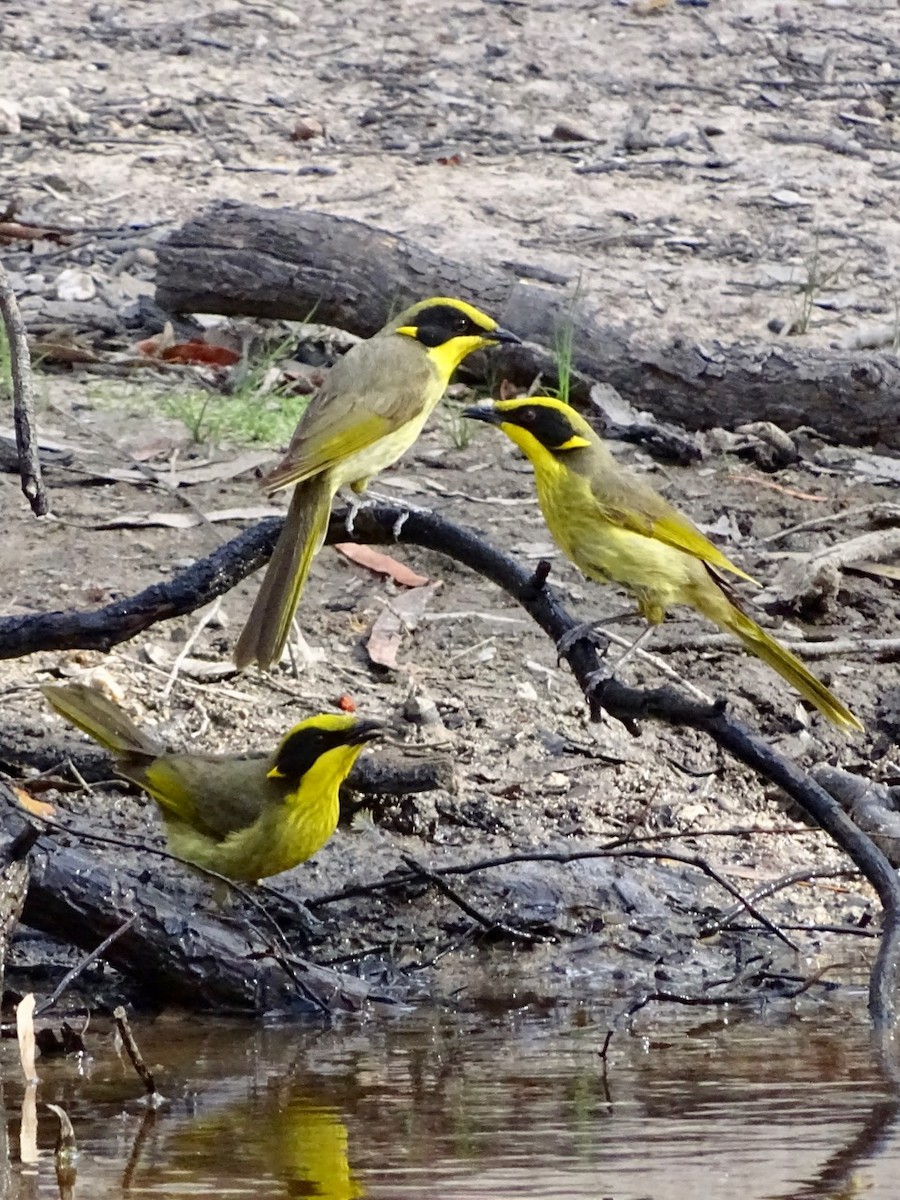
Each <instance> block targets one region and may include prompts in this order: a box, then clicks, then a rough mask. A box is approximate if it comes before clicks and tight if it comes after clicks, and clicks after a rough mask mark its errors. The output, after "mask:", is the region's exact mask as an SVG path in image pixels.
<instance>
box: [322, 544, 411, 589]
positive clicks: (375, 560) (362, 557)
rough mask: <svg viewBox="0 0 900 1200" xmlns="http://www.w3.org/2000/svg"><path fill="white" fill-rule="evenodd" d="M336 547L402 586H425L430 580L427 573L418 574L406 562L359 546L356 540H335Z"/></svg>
mask: <svg viewBox="0 0 900 1200" xmlns="http://www.w3.org/2000/svg"><path fill="white" fill-rule="evenodd" d="M334 548H335V550H338V551H340V553H341V554H343V556H344V558H349V559H350V561H351V562H354V563H356V564H357V566H360V567H368V569H369V570H370V571H375V572H376V574H378V575H387V576H388V577H389V578H391V579H393V581H394V583H399V584H400V586H401V587H408V588H418V587H424V585H425V584H426V583H427V582H428V576H427V575H419V574H417V573H416V572H415V571H414V570H412V568H411V567H408V566H406V564H405V563H402V562H397V560H396V558H391V556H390V555H389V554H381V553H380V552H379V551H378V550H373V549H372V547H371V546H359V545H357V543H356V542H335V545H334Z"/></svg>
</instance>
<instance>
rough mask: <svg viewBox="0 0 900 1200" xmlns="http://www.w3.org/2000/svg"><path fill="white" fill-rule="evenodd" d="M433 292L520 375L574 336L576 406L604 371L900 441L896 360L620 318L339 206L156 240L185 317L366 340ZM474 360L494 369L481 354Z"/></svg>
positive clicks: (551, 363)
mask: <svg viewBox="0 0 900 1200" xmlns="http://www.w3.org/2000/svg"><path fill="white" fill-rule="evenodd" d="M428 295H460V296H464V297H465V298H467V299H469V300H471V301H473V302H474V303H476V304H479V305H480V306H482V307H483V308H485V309H486V310H487V311H488V312H490V313H491V314H492V315H494V316H496V317H497V319H498V320H500V321H501V322H502V323H503V324H504V325H506V326H508V327H509V328H511V329H513V330H515V331H516V332H517V333H518V334H519V335H520V336H521V337H523V338H525V339H527V341H526V344H525V345H523V346H512V347H502V348H498V349H497V350H496V351H493V352H492V366H493V369H494V370H495V371H496V370H497V369H498V368H499V371H500V373H502V374H503V375H505V376H506V377H508V378H510V379H512V380H513V381H514V382H517V383H520V384H523V385H530V384H531V383H532V381H533V380H534V378H535V376H536V375H539V374H540V375H541V376H542V378H543V381H544V383H546V384H548V385H550V386H553V385H555V383H556V382H557V378H556V363H555V353H554V349H555V347H556V344H557V341H558V339H559V337H560V335H561V333H562V332H563V331H566V333H567V336H568V333H569V332H570V333H571V338H572V344H573V355H574V359H573V361H574V366H575V368H576V374H575V377H574V380H573V392H572V395H573V399H575V401H576V402H577V403H582V404H587V403H588V394H589V390H590V383H591V382H592V381H596V380H602V381H603V382H605V383H608V384H611V385H612V386H613V387H615V388H616V389H617V390H618V391H619V392H621V393H622V395H623V396H625V397H626V398H627V399H628V400H629V401H630V402H631V403H633V404H634V405H636V406H637V407H639V408H644V409H649V410H650V411H652V412H653V413H655V414H656V415H657V416H659V417H661V418H664V419H666V420H670V421H677V422H679V423H681V424H683V425H686V426H688V427H689V428H691V429H702V428H706V427H709V426H713V425H725V426H735V425H740V424H743V423H745V422H747V421H773V422H774V423H775V424H776V425H779V426H781V427H782V428H784V429H788V430H790V429H796V428H797V427H798V426H800V425H812V426H814V427H815V428H816V429H817V430H819V431H820V432H821V433H823V434H825V435H826V436H828V437H832V438H836V439H838V440H840V441H843V442H849V443H852V444H860V443H879V444H882V445H884V446H887V447H890V448H892V449H896V450H900V422H898V421H897V419H896V396H897V393H898V390H900V360H898V358H897V357H896V356H895V355H890V354H879V353H874V352H872V351H863V350H841V349H825V348H819V347H806V346H803V345H802V344H801V343H800V342H799V341H788V340H782V341H772V342H762V341H759V342H727V341H718V340H715V339H714V338H709V339H708V340H704V342H703V343H702V344H701V343H699V342H692V341H691V340H689V339H688V338H685V337H677V336H676V337H673V338H669V339H660V338H658V337H655V336H654V335H653V332H652V323H650V322H648V323H647V324H646V325H624V324H623V325H612V324H609V323H608V320H607V314H606V313H605V312H604V310H603V309H602V307H596V306H595V304H594V303H592V302H590V301H589V300H587V299H582V300H581V301H579V302H578V303H577V304H575V305H573V304H572V302H571V297H569V296H567V295H566V294H565V293H563V292H562V291H558V290H553V289H552V288H550V287H541V286H538V285H535V284H529V283H522V282H520V281H519V280H517V279H516V278H515V277H514V276H512V275H510V274H508V273H507V272H504V271H500V270H497V269H495V268H491V267H486V266H484V265H482V264H481V263H480V262H479V263H475V262H459V261H454V260H451V259H447V258H443V257H442V256H440V255H438V254H435V253H433V252H432V251H430V250H426V249H424V248H422V247H418V246H415V245H413V244H411V243H410V242H408V241H406V240H405V239H403V238H401V237H398V236H396V235H394V234H391V233H388V232H386V231H385V230H383V229H375V228H373V227H372V226H369V225H365V224H362V223H361V222H359V221H353V220H350V219H349V218H346V217H336V216H332V215H330V214H328V213H321V212H311V211H297V210H293V209H285V208H280V209H266V208H259V207H257V206H254V205H247V204H237V203H233V202H225V203H220V204H217V205H215V206H214V207H212V208H210V209H209V210H208V211H207V212H205V213H203V214H202V215H201V216H199V217H197V218H195V219H194V220H191V221H189V222H187V223H186V224H185V225H183V226H182V227H181V228H180V229H177V230H176V231H175V232H174V233H173V234H172V235H171V236H170V237H169V239H168V240H167V241H164V242H163V243H162V244H161V245H160V247H159V266H158V270H157V291H156V296H157V301H158V303H159V305H160V306H161V307H162V308H164V309H166V310H168V311H170V312H173V313H174V312H216V313H223V314H227V315H235V316H237V315H245V316H258V317H276V318H283V319H286V320H300V321H303V320H310V319H312V318H313V317H314V319H315V320H317V321H324V322H328V323H330V324H333V325H338V326H340V327H341V328H343V329H349V330H351V331H352V332H353V333H357V334H360V335H362V336H364V337H369V336H371V334H373V333H374V332H375V331H376V330H377V329H380V328H381V326H382V325H383V324H384V323H385V321H387V319H388V318H389V317H390V316H391V315H392V314H393V313H396V312H397V311H399V309H401V308H403V307H404V306H405V305H406V304H408V303H411V302H412V301H414V300H418V299H421V298H422V297H424V296H428ZM485 361H486V360H484V359H482V360H481V363H482V364H483V363H484V362H485ZM467 367H468V368H469V369H471V370H472V371H474V372H475V373H476V374H478V372H479V369H481V371H482V373H483V370H484V368H483V366H482V367H481V368H479V360H478V358H477V357H475V358H473V359H470V360H469V362H468V363H467Z"/></svg>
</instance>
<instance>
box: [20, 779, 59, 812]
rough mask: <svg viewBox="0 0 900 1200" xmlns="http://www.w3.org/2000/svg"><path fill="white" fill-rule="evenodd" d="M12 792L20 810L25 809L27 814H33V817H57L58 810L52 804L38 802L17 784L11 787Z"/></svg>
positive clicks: (42, 801)
mask: <svg viewBox="0 0 900 1200" xmlns="http://www.w3.org/2000/svg"><path fill="white" fill-rule="evenodd" d="M10 790H11V791H12V793H13V795H14V796H15V798H16V801H17V802H18V804H19V807H20V808H24V810H25V811H26V812H27V813H31V815H32V816H33V817H55V816H56V808H55V807H54V806H53V805H52V804H47V803H46V802H45V801H44V800H36V799H35V798H34V796H32V795H31V794H30V793H29V792H26V791H25V789H24V788H20V787H17V786H16V785H15V784H11V785H10Z"/></svg>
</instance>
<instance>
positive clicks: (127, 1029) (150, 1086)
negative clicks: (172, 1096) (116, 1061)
mask: <svg viewBox="0 0 900 1200" xmlns="http://www.w3.org/2000/svg"><path fill="white" fill-rule="evenodd" d="M113 1020H114V1021H115V1023H116V1028H117V1029H118V1031H119V1037H121V1039H122V1044H123V1046H124V1047H125V1049H126V1050H127V1052H128V1057H129V1058H130V1059H131V1063H132V1066H133V1067H134V1069H135V1071H137V1073H138V1076H139V1078H140V1080H141V1082H142V1083H143V1085H144V1091H145V1092H146V1093H147V1103H148V1104H149V1105H150V1107H151V1108H159V1106H160V1105H161V1104H162V1103H164V1098H163V1097H162V1096H161V1095H160V1093H159V1092H158V1091H157V1090H156V1081H155V1080H154V1078H153V1075H152V1074H151V1072H150V1069H149V1067H148V1066H147V1064H146V1063H145V1062H144V1056H143V1055H142V1054H141V1051H140V1049H139V1047H138V1044H137V1042H136V1041H135V1040H134V1034H133V1033H132V1032H131V1026H130V1025H129V1024H128V1016H127V1014H126V1012H125V1009H124V1008H122V1006H121V1005H119V1007H118V1008H117V1009H115V1010H114V1011H113Z"/></svg>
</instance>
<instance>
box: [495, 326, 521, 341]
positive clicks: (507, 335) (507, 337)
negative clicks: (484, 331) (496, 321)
mask: <svg viewBox="0 0 900 1200" xmlns="http://www.w3.org/2000/svg"><path fill="white" fill-rule="evenodd" d="M487 336H488V340H489V341H491V342H506V343H508V344H509V345H510V346H519V345H521V343H522V339H521V338H520V337H516V335H515V334H514V333H512V332H511V331H510V330H509V329H504V328H503V326H502V325H498V326H497V328H496V329H492V330H491V332H490V333H489V334H488V335H487Z"/></svg>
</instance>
